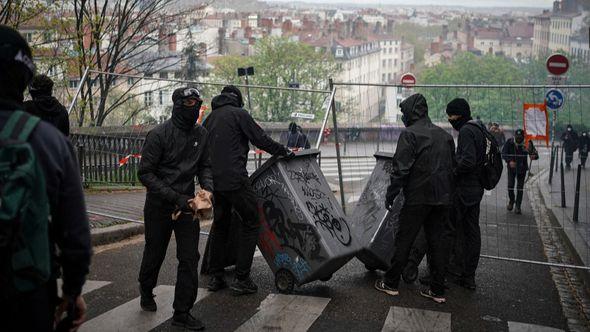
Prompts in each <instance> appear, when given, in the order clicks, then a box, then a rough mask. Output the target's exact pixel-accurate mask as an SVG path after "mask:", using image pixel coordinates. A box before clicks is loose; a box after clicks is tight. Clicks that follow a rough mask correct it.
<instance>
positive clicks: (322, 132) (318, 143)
mask: <svg viewBox="0 0 590 332" xmlns="http://www.w3.org/2000/svg"><path fill="white" fill-rule="evenodd" d="M335 95H336V89H332V93H330V97H328V98H329V99H328V105H327V107H326V114H325V115H324V121H323V122H322V127H321V128H320V132H319V134H318V140H317V142H316V143H315V148H316V149H318V150H319V149H320V144H321V143H322V137H323V135H324V129H326V125H327V124H328V117H329V116H330V111H331V110H332V104H333V103H334V96H335Z"/></svg>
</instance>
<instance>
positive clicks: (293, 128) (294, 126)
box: [289, 122, 297, 134]
mask: <svg viewBox="0 0 590 332" xmlns="http://www.w3.org/2000/svg"><path fill="white" fill-rule="evenodd" d="M289 132H291V134H295V133H297V124H296V123H295V122H291V123H290V124H289Z"/></svg>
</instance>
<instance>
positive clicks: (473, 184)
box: [455, 120, 486, 206]
mask: <svg viewBox="0 0 590 332" xmlns="http://www.w3.org/2000/svg"><path fill="white" fill-rule="evenodd" d="M471 121H473V120H471ZM471 121H470V122H471ZM477 125H478V126H479V125H481V124H480V123H478V124H477ZM485 147H486V141H485V137H484V134H483V132H482V131H481V129H480V128H478V127H477V126H476V125H474V124H472V123H466V124H464V125H463V126H462V127H461V129H459V138H458V139H457V153H456V154H455V158H456V160H457V166H456V168H455V179H456V181H455V183H456V185H457V195H458V196H459V198H460V199H461V202H462V203H463V204H465V205H467V206H471V205H475V204H478V203H479V202H480V201H481V198H482V197H483V192H484V190H483V187H482V185H481V182H480V179H479V177H480V169H481V165H483V162H484V158H485Z"/></svg>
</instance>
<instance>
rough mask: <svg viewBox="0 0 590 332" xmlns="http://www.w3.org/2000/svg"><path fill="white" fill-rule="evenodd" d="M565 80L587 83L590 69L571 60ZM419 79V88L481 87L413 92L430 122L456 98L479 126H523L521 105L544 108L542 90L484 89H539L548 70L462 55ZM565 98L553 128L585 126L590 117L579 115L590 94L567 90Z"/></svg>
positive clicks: (541, 62)
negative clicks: (465, 103) (422, 100)
mask: <svg viewBox="0 0 590 332" xmlns="http://www.w3.org/2000/svg"><path fill="white" fill-rule="evenodd" d="M567 75H568V81H567V84H589V83H590V68H589V67H588V66H587V65H585V64H583V63H577V62H575V61H574V62H573V63H572V64H571V67H570V70H569V72H568V74H567ZM418 80H419V82H420V83H421V84H422V83H423V84H466V85H467V84H469V85H484V87H481V88H475V87H471V88H449V87H444V88H441V87H439V88H418V89H417V91H418V92H421V93H423V94H424V95H425V96H426V98H427V100H428V103H429V106H430V110H431V112H430V113H431V116H432V118H433V119H434V120H435V121H441V122H442V121H445V118H446V114H445V107H446V104H447V103H448V102H449V101H450V100H452V99H453V98H455V97H462V98H465V99H467V100H468V101H469V103H470V105H471V109H472V112H473V114H474V116H479V117H481V119H482V120H483V121H484V122H488V121H495V122H499V123H505V124H509V125H512V126H522V107H523V103H543V101H544V98H545V92H546V88H545V87H540V88H521V87H512V88H511V87H505V88H494V87H485V85H492V84H494V85H496V84H497V85H510V84H513V85H522V84H527V85H531V84H539V85H544V84H546V83H547V70H546V68H545V59H535V60H530V61H529V62H528V63H516V62H514V61H512V60H510V59H507V58H505V57H500V56H493V55H486V56H483V57H477V56H475V55H473V54H472V53H467V52H466V53H461V54H459V55H457V56H456V57H455V58H454V59H453V60H452V61H451V62H450V63H442V64H439V65H437V66H434V67H432V68H427V69H425V70H424V71H423V72H422V73H421V75H420V76H419V77H418ZM564 93H565V94H566V102H565V105H564V109H563V110H562V111H561V112H560V113H559V116H558V125H559V126H561V125H564V124H565V123H572V124H578V125H585V124H590V112H587V110H586V111H585V110H584V108H587V105H589V103H590V89H583V88H570V89H567V90H565V91H564Z"/></svg>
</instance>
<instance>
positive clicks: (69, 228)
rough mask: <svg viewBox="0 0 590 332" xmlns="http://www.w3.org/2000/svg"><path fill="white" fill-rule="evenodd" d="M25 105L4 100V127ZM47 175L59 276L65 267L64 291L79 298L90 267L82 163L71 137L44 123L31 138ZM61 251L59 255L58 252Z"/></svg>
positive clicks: (54, 260)
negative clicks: (76, 154)
mask: <svg viewBox="0 0 590 332" xmlns="http://www.w3.org/2000/svg"><path fill="white" fill-rule="evenodd" d="M17 109H22V105H18V104H13V103H11V102H7V101H0V110H2V111H0V128H2V127H4V124H5V123H6V121H8V118H9V117H10V115H11V114H12V113H11V112H10V111H13V110H17ZM29 143H30V144H31V146H32V148H33V150H34V152H35V155H36V157H37V161H38V162H39V163H40V164H41V167H42V169H43V172H44V175H45V183H46V186H47V189H46V190H47V195H48V198H49V205H50V213H51V223H50V225H49V232H50V233H49V238H50V243H51V244H52V245H51V251H52V253H51V254H52V263H53V267H54V271H53V274H54V276H55V277H57V275H58V274H59V271H58V270H57V268H61V275H62V278H63V280H64V284H63V286H62V289H63V292H64V293H65V294H67V295H69V296H72V297H74V296H78V295H80V293H81V292H82V285H84V281H85V278H86V275H87V274H88V269H89V266H90V257H91V256H92V246H91V243H90V226H89V224H88V216H87V214H86V206H85V203H84V193H83V191H82V184H81V181H80V173H79V171H78V162H77V159H76V157H75V155H74V151H73V149H72V146H71V144H70V142H69V140H68V139H67V138H65V137H64V136H63V135H62V134H60V133H59V131H58V130H57V129H55V128H54V127H53V126H51V125H50V124H48V123H45V122H41V123H39V125H37V127H36V128H35V130H34V131H33V132H32V133H31V136H30V138H29ZM56 247H57V249H59V253H58V250H57V249H56Z"/></svg>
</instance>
